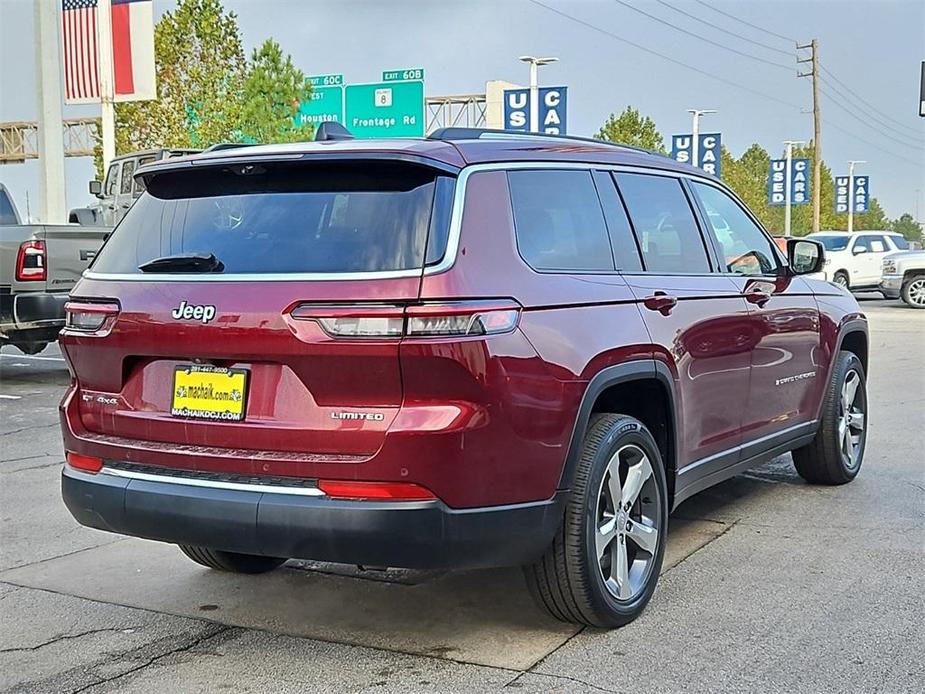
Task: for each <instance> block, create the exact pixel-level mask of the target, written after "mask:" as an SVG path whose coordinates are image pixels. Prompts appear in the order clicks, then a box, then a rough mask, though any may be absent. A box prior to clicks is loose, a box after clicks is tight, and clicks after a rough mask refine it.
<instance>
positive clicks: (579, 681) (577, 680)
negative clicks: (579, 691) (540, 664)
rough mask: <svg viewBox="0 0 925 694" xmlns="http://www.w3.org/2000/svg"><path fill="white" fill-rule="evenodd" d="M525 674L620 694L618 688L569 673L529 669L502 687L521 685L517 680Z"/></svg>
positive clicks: (609, 693) (610, 693)
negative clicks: (600, 684) (560, 673)
mask: <svg viewBox="0 0 925 694" xmlns="http://www.w3.org/2000/svg"><path fill="white" fill-rule="evenodd" d="M524 675H537V676H538V677H546V678H548V679H554V680H567V681H569V682H574V683H575V684H582V685H584V686H586V687H590V688H591V689H593V690H595V691H598V692H607V694H618V690H616V689H604V687H599V686H598V685H596V684H593V683H591V682H587V681H585V680H583V679H580V678H578V677H570V676H568V675H551V674H549V673H547V672H531V671H529V670H524V671H523V672H521V673H519V674H518V675H517V677H515V678H514V679H512V680H511V681H510V682H508V683H507V684H505V685H504V686H503V687H502V689H507V688H509V687H510V688H515V687H519V686H520V685H518V684H517V680H519V679H520V678H521V677H523V676H524Z"/></svg>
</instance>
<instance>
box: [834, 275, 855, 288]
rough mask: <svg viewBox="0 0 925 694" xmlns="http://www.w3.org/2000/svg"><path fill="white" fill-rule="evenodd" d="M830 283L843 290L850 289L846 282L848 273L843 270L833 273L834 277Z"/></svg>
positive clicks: (849, 284) (848, 283)
mask: <svg viewBox="0 0 925 694" xmlns="http://www.w3.org/2000/svg"><path fill="white" fill-rule="evenodd" d="M832 283H833V284H837V285H838V286H839V287H844V288H845V289H849V290H850V289H851V283H850V282H849V280H848V273H847V272H845V271H844V270H839V271H838V272H836V273H835V276H834V277H833V278H832Z"/></svg>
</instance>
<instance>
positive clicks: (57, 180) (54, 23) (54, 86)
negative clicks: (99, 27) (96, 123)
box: [27, 0, 67, 224]
mask: <svg viewBox="0 0 925 694" xmlns="http://www.w3.org/2000/svg"><path fill="white" fill-rule="evenodd" d="M60 6H61V3H59V2H56V0H38V1H37V2H36V3H35V30H36V34H37V36H36V39H37V40H36V42H35V62H36V68H37V70H36V72H37V75H38V81H39V85H38V86H39V88H38V100H39V103H38V107H39V120H38V136H39V137H38V140H39V142H38V144H39V161H40V162H41V173H40V175H39V215H40V217H39V219H40V221H42V222H45V223H46V224H64V223H65V222H66V221H67V210H66V209H65V208H66V203H65V199H64V130H63V128H62V125H61V60H60V58H61V56H60V54H59V52H58V51H59V49H58V31H59V27H60V26H61V25H60V21H61V20H60V18H59V16H58V8H59V7H60ZM27 213H28V211H27ZM29 216H30V218H31V214H29Z"/></svg>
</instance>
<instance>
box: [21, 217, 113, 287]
mask: <svg viewBox="0 0 925 694" xmlns="http://www.w3.org/2000/svg"><path fill="white" fill-rule="evenodd" d="M38 228H39V229H40V231H38V232H37V233H36V235H35V238H36V239H37V240H44V241H45V252H46V263H47V265H46V267H47V268H48V280H47V283H46V286H47V289H48V291H69V290H70V289H71V288H72V287H73V286H74V284H76V282H77V280H78V279H80V275H81V273H83V271H84V270H86V269H87V266H89V265H90V261H92V260H93V258H94V257H96V254H97V252H98V251H99V249H100V246H102V245H103V241H105V240H106V237H107V236H108V235H109V233H110V232H111V231H112V229H110V228H109V227H92V226H82V225H77V224H74V225H64V224H60V225H51V224H47V225H43V226H41V227H38Z"/></svg>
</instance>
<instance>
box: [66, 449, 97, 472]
mask: <svg viewBox="0 0 925 694" xmlns="http://www.w3.org/2000/svg"><path fill="white" fill-rule="evenodd" d="M67 464H68V465H70V466H71V467H72V468H74V469H75V470H82V471H83V472H93V473H97V472H99V471H100V470H102V469H103V459H102V458H97V457H96V456H92V455H81V454H80V453H74V452H73V451H68V452H67Z"/></svg>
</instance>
